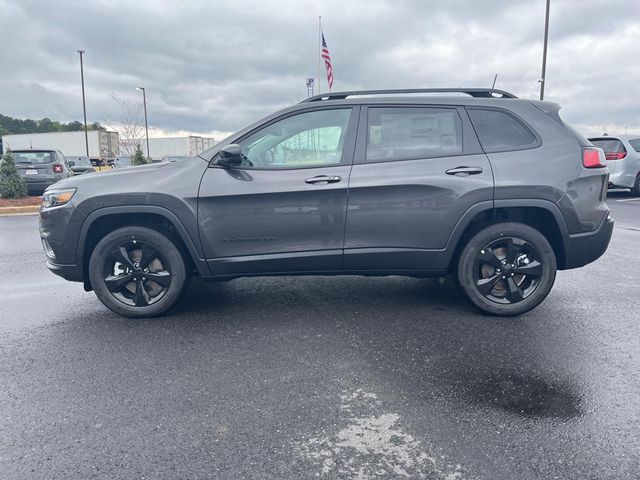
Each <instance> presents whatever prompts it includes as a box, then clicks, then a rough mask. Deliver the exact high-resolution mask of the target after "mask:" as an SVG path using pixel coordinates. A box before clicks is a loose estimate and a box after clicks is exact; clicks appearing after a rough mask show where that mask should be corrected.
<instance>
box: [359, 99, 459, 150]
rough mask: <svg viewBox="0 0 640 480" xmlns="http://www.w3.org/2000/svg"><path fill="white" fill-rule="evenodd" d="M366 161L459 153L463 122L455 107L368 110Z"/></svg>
mask: <svg viewBox="0 0 640 480" xmlns="http://www.w3.org/2000/svg"><path fill="white" fill-rule="evenodd" d="M368 112H369V113H368V133H367V154H366V160H367V161H368V162H376V161H388V160H412V159H414V160H415V159H420V158H429V157H443V156H449V155H459V154H461V153H462V121H461V120H460V115H458V111H457V110H456V109H455V108H423V107H397V108H396V107H393V108H369V110H368Z"/></svg>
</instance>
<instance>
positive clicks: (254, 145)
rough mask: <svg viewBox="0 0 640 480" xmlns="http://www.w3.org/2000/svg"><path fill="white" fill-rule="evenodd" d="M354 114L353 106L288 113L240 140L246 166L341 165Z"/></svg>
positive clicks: (275, 167)
mask: <svg viewBox="0 0 640 480" xmlns="http://www.w3.org/2000/svg"><path fill="white" fill-rule="evenodd" d="M350 116H351V109H350V108H341V109H335V110H318V111H315V112H306V113H301V114H298V115H293V116H291V117H287V118H285V119H283V120H280V121H277V122H275V123H272V124H271V125H268V126H267V127H264V128H262V129H260V130H258V131H257V132H254V133H252V134H251V135H249V136H248V137H246V138H245V139H243V140H242V141H241V142H239V143H240V147H241V148H242V153H243V155H244V156H245V157H246V160H245V162H246V164H245V165H243V166H244V167H246V168H252V167H253V168H272V169H279V168H305V167H322V166H328V165H337V164H339V163H340V162H341V161H342V150H343V147H344V141H345V137H346V133H347V128H348V125H349V118H350Z"/></svg>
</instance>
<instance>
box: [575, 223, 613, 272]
mask: <svg viewBox="0 0 640 480" xmlns="http://www.w3.org/2000/svg"><path fill="white" fill-rule="evenodd" d="M612 233H613V218H611V217H610V216H607V218H605V219H604V221H603V222H602V223H601V224H600V226H599V227H598V228H597V229H596V230H595V231H593V232H587V233H579V234H576V235H568V236H567V238H565V241H564V252H565V262H564V268H563V270H568V269H570V268H578V267H582V266H583V265H587V264H588V263H591V262H594V261H596V260H597V259H598V258H600V257H601V256H602V254H604V252H605V251H606V250H607V247H608V246H609V241H610V240H611V234H612Z"/></svg>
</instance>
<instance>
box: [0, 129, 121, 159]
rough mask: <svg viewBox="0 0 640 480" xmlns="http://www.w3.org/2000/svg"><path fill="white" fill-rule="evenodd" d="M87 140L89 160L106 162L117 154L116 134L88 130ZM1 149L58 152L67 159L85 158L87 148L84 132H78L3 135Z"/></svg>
mask: <svg viewBox="0 0 640 480" xmlns="http://www.w3.org/2000/svg"><path fill="white" fill-rule="evenodd" d="M87 137H88V140H89V158H91V159H92V160H96V161H98V160H101V161H103V162H107V161H109V160H113V159H114V158H115V157H117V156H118V154H119V139H118V134H117V133H116V132H109V131H105V130H90V131H88V132H87ZM2 148H3V150H4V151H6V150H7V149H11V150H23V149H26V148H33V149H46V150H59V151H60V152H62V153H63V155H65V156H68V157H85V156H86V155H87V147H86V142H85V136H84V130H82V131H79V132H53V133H23V134H18V135H3V136H2Z"/></svg>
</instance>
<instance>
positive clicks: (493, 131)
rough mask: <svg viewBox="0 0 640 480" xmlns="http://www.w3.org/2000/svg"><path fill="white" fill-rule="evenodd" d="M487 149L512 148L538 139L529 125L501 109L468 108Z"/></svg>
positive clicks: (523, 145)
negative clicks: (530, 130)
mask: <svg viewBox="0 0 640 480" xmlns="http://www.w3.org/2000/svg"><path fill="white" fill-rule="evenodd" d="M468 112H469V117H471V121H472V122H473V127H474V128H475V130H476V133H477V134H478V138H479V140H480V144H481V145H482V148H484V149H485V150H493V151H496V150H512V149H517V148H524V147H529V146H532V145H533V144H534V143H535V141H536V139H535V137H534V136H533V135H532V134H531V132H529V130H528V129H527V127H525V126H524V125H523V124H522V123H520V122H519V121H518V120H516V119H515V118H514V117H512V116H511V115H509V114H508V113H505V112H501V111H500V110H484V109H479V108H470V109H468Z"/></svg>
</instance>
